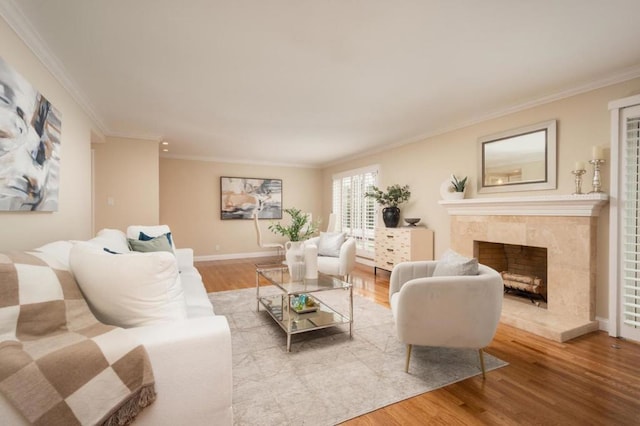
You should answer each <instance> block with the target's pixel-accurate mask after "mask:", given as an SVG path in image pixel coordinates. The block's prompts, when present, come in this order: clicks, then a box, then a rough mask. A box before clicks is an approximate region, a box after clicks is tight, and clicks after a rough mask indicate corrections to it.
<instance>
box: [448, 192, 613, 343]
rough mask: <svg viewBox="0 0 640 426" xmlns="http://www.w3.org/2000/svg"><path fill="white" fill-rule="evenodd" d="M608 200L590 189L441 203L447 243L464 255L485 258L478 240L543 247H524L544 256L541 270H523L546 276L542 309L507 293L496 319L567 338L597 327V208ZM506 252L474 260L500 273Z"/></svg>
mask: <svg viewBox="0 0 640 426" xmlns="http://www.w3.org/2000/svg"><path fill="white" fill-rule="evenodd" d="M607 200H608V197H607V195H606V194H593V195H592V194H587V195H581V196H562V195H561V196H542V197H509V198H493V199H492V198H477V199H466V200H447V201H440V204H442V205H443V206H445V207H446V208H447V211H448V213H449V214H450V215H451V238H450V246H451V248H452V249H453V250H455V251H457V252H459V253H461V254H464V255H466V256H474V257H480V256H485V255H484V254H480V253H479V251H480V249H479V247H480V245H481V244H480V243H481V242H482V243H483V244H482V245H484V243H487V244H490V246H488V247H492V248H493V249H494V250H495V249H496V248H498V247H500V248H501V247H502V245H503V246H504V247H507V248H508V249H507V250H509V251H511V250H513V251H520V250H522V252H523V253H524V251H525V249H520V246H522V247H533V248H538V249H542V250H544V251H546V256H544V255H542V253H543V252H542V251H538V250H535V249H530V248H528V249H526V250H527V253H528V254H527V256H529V257H531V256H539V257H540V258H542V257H543V256H544V257H546V267H545V272H542V268H540V270H535V269H534V268H535V265H534V266H531V265H529V266H525V268H528V269H526V270H523V271H520V272H526V274H527V275H534V276H540V275H542V277H544V278H545V285H546V299H547V304H546V309H540V307H538V306H536V305H535V304H532V303H521V302H514V301H513V300H510V299H509V298H505V299H504V301H503V309H502V317H501V321H502V322H503V323H506V324H509V325H513V326H515V327H517V328H521V329H523V330H526V331H529V332H532V333H534V334H538V335H540V336H543V337H546V338H549V339H552V340H555V341H558V342H564V341H566V340H569V339H572V338H574V337H577V336H580V335H582V334H585V333H588V332H590V331H594V330H597V329H598V322H597V321H596V320H595V277H596V233H597V229H596V228H597V215H598V212H599V211H600V209H601V207H602V206H603V205H604V204H606V202H607ZM511 246H513V247H511ZM486 256H489V255H486ZM504 256H505V259H504V260H502V261H501V262H502V263H500V261H498V264H491V263H490V262H493V261H494V260H492V259H488V258H486V257H483V259H482V260H480V258H479V261H480V263H485V262H487V261H488V262H489V265H488V266H492V267H493V268H494V269H496V270H498V272H502V271H501V269H502V267H503V266H505V267H506V263H507V262H508V261H507V259H506V257H507V254H506V253H505V254H504ZM496 257H499V256H496ZM534 263H535V262H534ZM485 264H486V263H485ZM520 272H518V271H516V273H520ZM545 274H546V277H545ZM522 275H525V274H522ZM542 277H540V278H542Z"/></svg>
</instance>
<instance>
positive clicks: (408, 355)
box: [404, 345, 412, 373]
mask: <svg viewBox="0 0 640 426" xmlns="http://www.w3.org/2000/svg"><path fill="white" fill-rule="evenodd" d="M411 347H412V346H411V345H407V362H406V364H405V366H404V372H405V373H408V372H409V361H410V360H411Z"/></svg>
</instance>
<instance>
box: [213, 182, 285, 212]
mask: <svg viewBox="0 0 640 426" xmlns="http://www.w3.org/2000/svg"><path fill="white" fill-rule="evenodd" d="M256 209H257V210H258V218H259V219H282V179H265V178H245V177H228V176H222V177H220V219H222V220H227V219H253V212H254V211H255V210H256Z"/></svg>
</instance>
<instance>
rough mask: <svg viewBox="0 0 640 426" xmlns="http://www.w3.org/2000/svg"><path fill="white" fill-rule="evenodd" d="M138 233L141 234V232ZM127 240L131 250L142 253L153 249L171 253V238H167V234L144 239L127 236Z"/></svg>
mask: <svg viewBox="0 0 640 426" xmlns="http://www.w3.org/2000/svg"><path fill="white" fill-rule="evenodd" d="M140 234H141V235H143V233H142V232H141V233H140ZM127 242H128V243H129V248H130V249H131V250H132V251H139V252H142V253H150V252H154V251H167V252H169V253H173V248H172V247H171V240H170V239H169V236H168V234H162V235H160V236H159V237H155V238H148V239H146V240H138V239H135V238H128V239H127Z"/></svg>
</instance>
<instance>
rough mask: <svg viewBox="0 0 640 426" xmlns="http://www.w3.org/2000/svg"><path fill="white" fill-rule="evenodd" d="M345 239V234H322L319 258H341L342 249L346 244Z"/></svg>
mask: <svg viewBox="0 0 640 426" xmlns="http://www.w3.org/2000/svg"><path fill="white" fill-rule="evenodd" d="M344 239H345V233H344V232H321V233H320V239H319V240H318V256H330V257H340V247H342V244H344Z"/></svg>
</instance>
